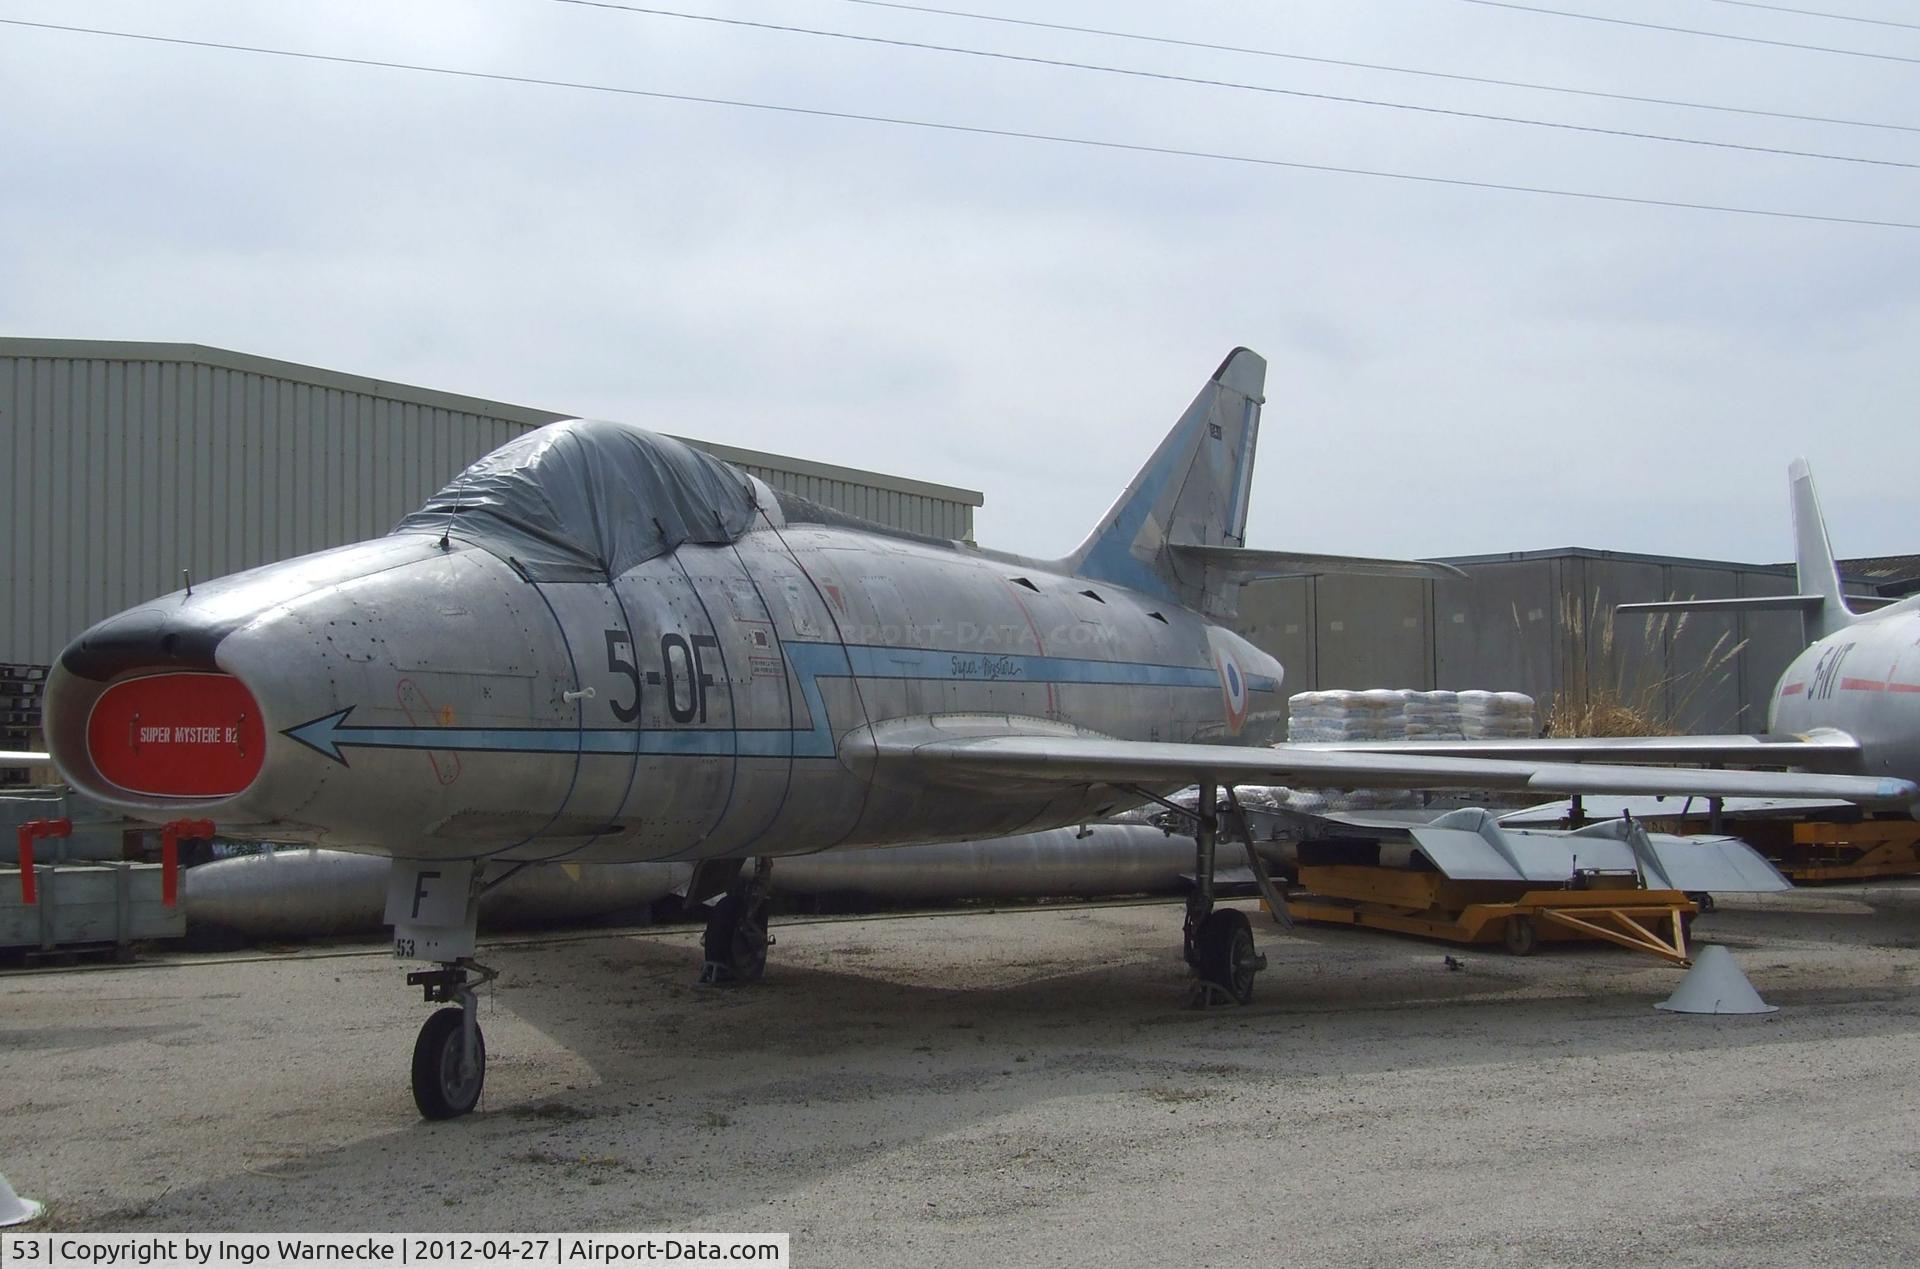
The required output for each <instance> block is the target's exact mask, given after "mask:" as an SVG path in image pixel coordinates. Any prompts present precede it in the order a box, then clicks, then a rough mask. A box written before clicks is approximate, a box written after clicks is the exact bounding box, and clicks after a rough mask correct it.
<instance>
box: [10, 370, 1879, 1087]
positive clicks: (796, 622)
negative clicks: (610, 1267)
mask: <svg viewBox="0 0 1920 1269" xmlns="http://www.w3.org/2000/svg"><path fill="white" fill-rule="evenodd" d="M1265 373H1266V363H1265V362H1264V361H1262V360H1261V359H1260V358H1259V357H1258V356H1256V355H1255V354H1253V353H1251V352H1248V351H1246V350H1244V349H1239V350H1236V351H1234V352H1233V353H1232V354H1231V355H1230V356H1228V357H1227V359H1226V361H1225V362H1224V363H1222V365H1221V366H1220V368H1219V370H1218V371H1217V372H1216V373H1215V374H1214V376H1213V377H1212V379H1211V380H1209V381H1208V383H1207V384H1206V386H1205V387H1204V388H1203V389H1202V390H1201V392H1200V395H1199V396H1198V397H1197V398H1196V399H1195V400H1194V402H1193V404H1192V405H1191V406H1190V407H1188V409H1187V411H1186V412H1185V413H1184V414H1183V415H1182V416H1181V417H1180V419H1179V421H1178V422H1177V423H1176V424H1175V425H1174V427H1173V430H1172V431H1171V432H1170V433H1169V434H1168V435H1167V437H1166V439H1165V440H1164V441H1163V442H1162V443H1161V445H1160V447H1159V448H1158V449H1157V450H1156V451H1155V452H1154V454H1153V456H1152V457H1151V458H1150V459H1149V460H1148V462H1147V464H1146V466H1145V467H1144V468H1142V469H1141V471H1140V473H1139V474H1138V475H1137V476H1136V477H1135V478H1134V481H1133V483H1132V484H1131V485H1130V486H1129V487H1128V488H1127V490H1126V492H1125V493H1124V494H1122V495H1121V497H1120V499H1119V501H1118V502H1116V503H1115V504H1114V506H1113V508H1112V509H1111V510H1110V511H1109V512H1108V513H1107V514H1106V516H1105V517H1103V518H1102V520H1101V521H1100V523H1099V525H1098V526H1097V527H1096V528H1095V529H1094V531H1093V532H1092V533H1091V534H1090V535H1089V536H1088V538H1087V540H1086V541H1085V542H1084V543H1083V544H1082V545H1081V546H1080V548H1079V549H1078V550H1076V551H1075V552H1074V553H1073V554H1072V555H1070V556H1068V557H1066V558H1065V559H1060V560H1050V561H1041V560H1035V559H1029V558H1025V557H1021V556H1014V555H1005V554H999V553H996V552H992V551H983V550H978V549H976V548H974V547H972V546H970V545H968V544H965V543H958V542H950V541H941V540H935V539H929V538H920V537H915V536H912V535H910V534H905V533H899V532H894V531H890V530H887V529H883V528H880V527H878V526H876V525H872V524H868V523H865V522H862V521H859V520H855V519H852V518H849V517H847V516H844V515H841V514H838V513H835V512H831V511H828V510H826V509H824V508H821V507H818V506H814V505H812V504H810V503H808V502H806V501H805V500H803V499H799V498H795V497H791V496H789V495H785V494H776V493H774V492H773V491H772V490H770V489H769V488H767V486H766V485H764V484H762V483H761V482H759V481H758V480H756V479H754V478H753V477H751V476H748V475H746V474H744V473H742V472H740V471H738V470H737V469H735V468H733V467H731V466H729V465H727V464H726V463H723V462H720V461H719V460H717V459H714V458H712V457H709V456H707V455H705V454H703V453H701V452H699V451H697V450H694V449H692V448H691V447H689V446H686V445H683V444H681V443H680V442H678V441H674V440H671V439H668V438H666V437H662V436H658V435H655V434H653V433H651V432H647V431H644V430H641V429H639V428H635V427H629V426H625V425H622V424H617V423H607V422H590V421H584V420H572V421H567V422H560V423H555V424H552V425H550V426H547V427H544V428H541V429H539V430H537V431H534V432H530V433H528V434H526V435H525V436H522V437H520V438H518V439H516V440H514V441H512V442H510V443H509V444H507V445H505V446H503V447H502V448H500V449H499V450H497V451H495V452H494V453H492V454H490V455H488V456H487V457H485V458H483V459H481V460H480V461H479V462H477V463H475V464H474V465H473V466H472V467H471V468H469V469H468V470H467V471H465V472H463V473H462V474H461V475H459V476H458V477H456V478H455V479H454V480H453V482H452V483H451V484H449V485H448V486H447V487H446V488H445V489H443V490H441V491H440V493H438V494H436V495H435V496H434V497H433V498H431V499H429V500H428V502H427V503H426V505H425V506H423V507H422V508H421V509H420V510H419V511H418V512H416V513H414V514H413V515H410V516H408V517H407V518H406V519H405V520H403V521H402V522H401V523H400V525H399V526H398V527H397V528H396V529H395V530H394V531H393V532H392V533H391V534H389V535H387V536H386V537H383V538H379V539H376V540H374V541H370V542H363V543H360V544H357V545H353V546H347V547H342V548H339V549H337V550H331V551H323V552H320V553H318V554H315V555H310V556H306V557H303V558H300V559H295V560H290V561H287V562H285V563H282V564H276V565H272V566H268V567H265V568H260V569H255V570H252V571H249V572H246V573H241V574H237V575H235V576H232V577H228V578H225V579H222V580H219V581H216V582H211V583H203V584H199V585H196V586H194V587H193V588H192V589H191V590H190V591H183V592H179V593H175V594H173V595H169V596H167V597H165V598H163V599H159V600H155V601H153V602H152V603H148V604H144V605H142V606H140V607H138V608H134V609H132V610H130V611H128V612H125V613H122V614H121V615H119V616H117V617H113V618H111V619H109V620H107V621H105V622H102V623H101V624H100V625H98V626H96V627H94V628H93V629H91V630H89V631H87V632H86V633H85V634H83V635H81V636H80V637H79V638H78V639H77V640H75V641H74V643H73V644H72V646H71V647H69V648H68V649H67V650H66V651H65V652H64V653H63V654H62V656H61V659H60V664H59V665H58V666H57V667H56V668H55V669H54V671H53V674H52V675H51V678H50V683H49V687H48V689H47V702H46V715H47V729H48V744H49V748H50V749H51V751H52V753H53V756H54V760H55V762H56V763H57V764H58V766H59V767H60V769H61V771H62V772H63V773H64V774H65V775H66V777H67V778H68V779H69V780H70V781H71V782H72V783H73V785H74V786H75V787H77V788H79V789H81V790H82V791H84V792H86V793H87V794H89V795H90V796H92V797H95V798H97V799H99V800H100V801H102V802H104V803H107V804H108V805H110V806H114V807H118V808H120V809H122V810H124V811H125V812H127V813H128V814H131V815H134V816H138V817H143V818H146V819H150V820H154V821H161V822H165V821H177V820H182V819H192V820H212V821H215V822H216V823H217V825H218V828H219V831H220V832H221V833H222V834H226V835H230V836H235V837H257V838H261V839H265V840H274V841H304V842H311V843H314V844H317V845H322V846H332V847H340V848H344V849H349V850H358V851H365V852H371V853H377V854H385V855H390V856H393V857H394V859H395V861H396V862H395V865H394V868H393V882H392V884H391V886H390V890H389V895H388V903H387V918H388V920H389V921H390V922H392V923H393V924H394V927H395V932H394V933H395V952H396V955H398V956H400V957H402V958H407V959H415V960H423V961H428V962H433V963H436V964H437V965H438V968H436V969H431V970H425V971H420V972H417V973H414V974H412V975H410V976H409V981H411V982H413V983H415V984H417V985H421V986H423V987H424V988H425V992H426V995H427V997H428V999H429V1000H433V1001H440V1002H447V1003H454V1004H457V1005H458V1006H459V1007H458V1008H447V1009H442V1010H440V1011H438V1012H437V1013H435V1014H434V1015H433V1016H432V1017H430V1018H429V1019H428V1022H427V1024H426V1026H425V1027H424V1028H423V1029H422V1031H421V1033H420V1036H419V1039H418V1041H417V1042H416V1045H415V1049H414V1063H413V1079H414V1094H415V1098H416V1100H417V1102H418V1103H419V1106H420V1109H421V1111H422V1112H423V1113H424V1114H426V1115H428V1116H430V1117H444V1116H448V1115H457V1114H460V1113H463V1112H465V1111H466V1110H468V1109H470V1108H471V1107H472V1106H473V1105H474V1103H475V1101H476V1100H477V1099H478V1097H479V1094H480V1088H481V1082H482V1080H483V1078H484V1073H485V1046H484V1043H483V1041H482V1038H481V1036H480V1031H479V1027H478V1025H477V1024H476V1022H475V1011H474V995H473V986H474V985H475V981H476V979H478V980H481V981H483V980H484V978H485V977H487V976H490V971H487V970H485V969H484V968H483V967H481V966H478V965H476V964H475V963H474V961H473V953H474V950H475V921H476V913H477V909H478V896H479V894H480V893H481V892H482V890H484V889H485V888H486V887H487V886H488V885H491V884H495V883H497V881H498V880H499V879H500V878H501V877H502V876H503V875H504V874H505V873H507V872H510V871H511V870H513V869H515V868H518V867H522V866H529V865H534V864H539V863H545V862H552V861H556V860H565V861H568V862H596V861H601V862H604V861H640V860H686V861H693V862H694V863H695V864H696V869H695V880H694V883H693V886H694V897H696V898H705V897H711V896H712V895H715V894H721V893H722V892H723V891H724V897H722V898H721V899H720V900H719V902H718V903H716V904H715V905H714V906H713V909H712V914H711V917H710V920H709V923H708V927H707V931H706V940H705V953H706V962H707V968H706V972H707V973H708V974H709V975H710V976H713V977H716V978H734V979H751V978H754V977H757V976H758V975H759V973H760V972H761V969H762V967H763V965H764V962H765V957H766V950H767V945H768V942H769V940H768V935H767V928H766V915H765V913H766V894H767V892H768V886H769V871H768V870H769V868H770V867H771V866H772V860H773V859H774V858H775V857H777V856H780V855H792V854H804V853H808V852H814V851H822V850H830V849H836V848H847V847H873V846H886V845H894V844H901V843H909V842H929V841H939V840H963V839H974V838H982V837H989V836H993V835H995V834H1010V833H1019V832H1027V831H1032V830H1039V829H1046V828H1052V827H1058V826H1063V825H1067V824H1073V823H1076V822H1079V821H1081V820H1082V819H1085V818H1087V817H1091V816H1099V815H1102V814H1105V813H1107V812H1110V811H1114V810H1118V809H1120V808H1121V807H1124V806H1129V805H1137V804H1139V803H1141V802H1143V801H1146V800H1149V799H1154V798H1160V797H1164V796H1165V795H1166V794H1167V793H1169V792H1171V791H1173V790H1177V789H1179V788H1182V787H1184V786H1186V785H1189V784H1195V783H1197V784H1199V785H1200V786H1201V788H1202V791H1203V793H1202V798H1201V801H1200V804H1199V809H1198V811H1197V821H1198V822H1197V826H1196V836H1197V847H1196V873H1197V876H1198V878H1199V883H1198V885H1197V887H1196V889H1195V892H1194V895H1193V897H1192V900H1191V902H1190V904H1189V909H1188V913H1187V920H1186V927H1185V941H1184V946H1185V951H1186V955H1187V958H1188V960H1189V962H1190V963H1191V964H1193V965H1194V967H1195V969H1196V973H1197V974H1198V976H1199V978H1200V980H1201V982H1202V984H1206V985H1209V987H1208V989H1209V990H1214V989H1218V990H1221V991H1224V992H1226V993H1228V994H1230V995H1232V996H1234V997H1236V998H1238V999H1240V1000H1243V1001H1244V1000H1245V999H1247V998H1248V997H1249V995H1250V993H1251V988H1252V982H1253V975H1254V972H1255V971H1256V970H1258V969H1259V968H1261V967H1262V966H1263V965H1264V960H1263V959H1262V958H1261V957H1259V956H1258V954H1257V953H1256V952H1255V950H1254V944H1253V936H1252V932H1251V930H1250V927H1249V925H1248V922H1247V918H1246V916H1245V914H1244V913H1242V912H1240V911H1238V910H1237V909H1224V908H1223V909H1218V910H1216V909H1215V907H1214V903H1213V874H1214V868H1213V861H1214V853H1215V846H1216V842H1217V830H1218V825H1219V823H1220V822H1221V819H1222V811H1223V810H1225V811H1227V812H1231V809H1232V807H1233V795H1232V789H1233V786H1235V785H1237V784H1273V783H1301V784H1312V785H1322V786H1336V787H1337V786H1341V785H1348V786H1351V785H1366V786H1381V785H1396V786H1410V787H1446V786H1450V785H1453V786H1459V785H1464V786H1467V787H1473V788H1512V789H1524V790H1534V791H1540V792H1552V793H1569V792H1622V793H1662V792H1674V791H1680V792H1695V793H1713V792H1725V793H1755V794H1772V795H1777V796H1808V797H1822V796H1824V797H1843V798H1850V799H1856V800H1860V801H1867V802H1871V801H1888V800H1894V801H1898V800H1904V799H1910V798H1911V797H1913V796H1914V795H1915V790H1914V788H1913V786H1912V785H1910V784H1904V783H1901V782H1897V781H1881V780H1862V779H1852V778H1846V777H1837V776H1780V775H1770V774H1756V773H1741V772H1715V773H1708V772H1684V773H1681V772H1671V771H1658V770H1653V769H1649V768H1636V767H1618V766H1575V765H1572V764H1554V763H1541V762H1534V761H1487V760H1484V759H1463V758H1433V757H1424V756H1417V755H1415V756H1401V755H1390V756H1381V755H1346V754H1328V753H1318V752H1313V751H1310V750H1305V749H1298V748H1291V747H1285V746H1282V747H1268V746H1269V743H1270V742H1272V741H1273V740H1275V739H1276V738H1277V737H1278V736H1279V735H1280V734H1281V729H1282V727H1283V726H1284V724H1285V710H1286V696H1285V694H1284V691H1283V687H1282V684H1283V672H1282V669H1281V666H1280V665H1279V663H1278V662H1276V661H1275V660H1274V659H1273V658H1272V657H1270V656H1268V655H1267V654H1266V653H1264V652H1262V651H1260V650H1259V649H1258V648H1256V647H1254V646H1252V645H1251V644H1249V643H1248V642H1247V641H1246V640H1244V639H1242V638H1241V637H1240V636H1239V635H1237V634H1235V633H1233V631H1231V630H1229V629H1227V628H1226V627H1225V626H1224V625H1222V624H1220V623H1221V622H1222V621H1223V620H1224V619H1226V618H1227V617H1229V616H1231V614H1232V612H1233V608H1234V601H1235V596H1236V594H1237V591H1238V588H1239V586H1240V584H1241V583H1242V582H1244V581H1245V580H1247V579H1248V578H1251V577H1256V576H1264V575H1272V574H1278V573H1300V572H1309V571H1316V570H1318V571H1328V570H1332V569H1344V570H1350V571H1362V572H1380V573H1388V574H1401V575H1405V574H1408V573H1413V574H1429V573H1432V572H1433V571H1435V570H1436V569H1443V568H1444V566H1436V565H1424V564H1403V563H1398V562H1394V561H1380V560H1357V559H1341V558H1335V559H1326V558H1313V557H1305V556H1298V555H1290V554H1286V553H1281V552H1268V551H1249V550H1246V549H1245V545H1244V542H1245V532H1246V523H1247V507H1248V501H1249V493H1250V484H1251V481H1252V475H1253V460H1254V449H1255V442H1256V440H1257V436H1258V428H1259V418H1260V406H1261V401H1262V396H1261V393H1262V389H1263V382H1264V379H1265ZM1222 789H1224V790H1225V791H1226V792H1225V797H1224V799H1222V798H1221V796H1220V791H1221V790H1222ZM1227 818H1228V819H1229V821H1230V822H1231V821H1232V819H1233V817H1232V816H1231V815H1230V814H1229V815H1228V816H1227ZM1249 853H1250V854H1251V852H1249ZM749 857H751V858H752V859H753V860H754V861H755V863H754V867H753V869H752V871H751V872H750V873H747V872H746V871H745V870H744V869H743V861H744V860H746V859H747V858H749ZM1253 862H1254V864H1255V867H1256V868H1258V867H1259V864H1258V858H1257V856H1254V857H1253ZM1276 906H1277V905H1276Z"/></svg>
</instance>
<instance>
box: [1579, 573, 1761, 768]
mask: <svg viewBox="0 0 1920 1269" xmlns="http://www.w3.org/2000/svg"><path fill="white" fill-rule="evenodd" d="M1599 610H1600V594H1599V592H1598V591H1595V592H1594V596H1593V602H1592V604H1591V605H1588V604H1583V603H1580V602H1578V601H1577V600H1571V599H1569V598H1566V597H1563V598H1562V600H1561V612H1560V620H1561V627H1562V629H1564V630H1565V631H1566V632H1567V635H1568V637H1569V638H1570V639H1571V640H1572V642H1573V646H1574V648H1575V649H1576V655H1575V658H1574V664H1575V665H1576V666H1578V667H1579V674H1578V678H1577V680H1576V684H1575V686H1574V687H1572V688H1570V689H1569V688H1562V689H1561V690H1560V691H1559V692H1558V693H1556V694H1555V696H1554V698H1553V701H1552V702H1551V703H1550V704H1549V705H1548V706H1547V717H1546V734H1547V735H1549V736H1674V735H1679V734H1680V733H1681V732H1682V731H1684V730H1685V728H1684V726H1683V724H1682V721H1681V720H1683V719H1685V718H1686V717H1687V716H1688V714H1689V712H1690V711H1691V709H1692V707H1693V705H1694V703H1695V701H1697V700H1698V699H1699V697H1700V694H1701V693H1702V692H1703V691H1706V690H1707V689H1709V688H1712V687H1718V686H1720V685H1721V684H1723V683H1725V682H1726V681H1727V679H1728V677H1729V676H1730V675H1731V674H1732V672H1733V661H1734V658H1735V657H1737V656H1739V655H1740V651H1741V649H1743V648H1745V647H1746V646H1747V644H1746V641H1745V640H1744V639H1743V640H1741V641H1740V642H1738V643H1735V642H1734V641H1733V634H1732V632H1731V631H1729V632H1727V633H1725V634H1722V635H1721V636H1720V637H1719V638H1718V639H1716V640H1714V642H1713V646H1712V647H1711V648H1709V649H1708V650H1707V655H1706V658H1705V659H1704V660H1703V661H1702V662H1701V663H1700V664H1699V665H1697V666H1693V667H1690V668H1688V669H1686V670H1683V671H1681V672H1678V673H1675V674H1669V675H1665V676H1662V677H1647V676H1645V675H1643V674H1634V675H1631V676H1630V675H1629V673H1628V671H1629V670H1630V669H1632V668H1633V666H1632V665H1631V664H1630V658H1629V657H1628V656H1627V649H1626V647H1625V645H1624V641H1623V640H1622V639H1621V638H1620V637H1619V636H1620V634H1621V631H1620V628H1619V621H1620V616H1619V614H1618V613H1617V612H1616V611H1614V610H1613V609H1611V608H1609V609H1607V610H1606V616H1605V618H1603V619H1602V620H1601V621H1600V622H1599V623H1598V624H1597V625H1596V626H1595V628H1594V631H1593V633H1594V635H1595V636H1597V638H1598V639H1599V645H1600V646H1599V649H1598V656H1597V658H1590V657H1589V656H1588V655H1587V654H1588V652H1589V651H1591V650H1590V649H1589V648H1588V646H1587V638H1588V629H1587V613H1588V612H1589V611H1594V612H1597V611H1599ZM1687 616H1688V614H1686V613H1678V614H1675V613H1648V614H1647V616H1646V617H1645V619H1644V620H1645V626H1644V628H1643V630H1642V632H1641V633H1642V639H1641V643H1640V647H1641V648H1650V647H1660V648H1666V647H1670V646H1671V645H1670V644H1669V642H1668V640H1669V639H1671V638H1678V637H1679V635H1680V633H1681V632H1682V631H1684V630H1685V629H1686V626H1687ZM1629 620H1631V619H1630V618H1629ZM1589 665H1592V666H1597V667H1610V669H1607V670H1600V669H1596V670H1595V671H1594V672H1593V673H1592V674H1591V675H1590V674H1589V673H1588V672H1587V667H1588V666H1589ZM1630 678H1631V680H1632V681H1631V682H1630V681H1629V679H1630Z"/></svg>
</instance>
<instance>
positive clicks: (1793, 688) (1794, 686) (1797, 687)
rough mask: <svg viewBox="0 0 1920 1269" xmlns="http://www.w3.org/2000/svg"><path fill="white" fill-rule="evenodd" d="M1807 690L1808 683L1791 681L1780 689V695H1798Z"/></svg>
mask: <svg viewBox="0 0 1920 1269" xmlns="http://www.w3.org/2000/svg"><path fill="white" fill-rule="evenodd" d="M1806 690H1807V685H1806V684H1805V683H1789V684H1787V685H1786V686H1785V687H1783V688H1781V689H1780V695H1782V696H1798V695H1800V693H1802V692H1804V691H1806Z"/></svg>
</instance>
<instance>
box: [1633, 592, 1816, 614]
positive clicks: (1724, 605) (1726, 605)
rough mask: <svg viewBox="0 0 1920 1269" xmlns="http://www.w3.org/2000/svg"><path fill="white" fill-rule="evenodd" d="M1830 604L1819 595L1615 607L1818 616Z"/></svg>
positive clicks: (1681, 600) (1641, 609)
mask: <svg viewBox="0 0 1920 1269" xmlns="http://www.w3.org/2000/svg"><path fill="white" fill-rule="evenodd" d="M1825 602H1826V601H1825V600H1824V599H1822V598H1821V597H1820V596H1818V595H1749V596H1747V597H1745V598H1742V599H1663V600H1660V601H1658V602H1656V603H1650V604H1615V605H1614V608H1613V610H1614V611H1615V612H1743V611H1744V612H1815V611H1817V610H1818V609H1819V607H1820V605H1821V604H1823V603H1825Z"/></svg>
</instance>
